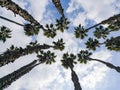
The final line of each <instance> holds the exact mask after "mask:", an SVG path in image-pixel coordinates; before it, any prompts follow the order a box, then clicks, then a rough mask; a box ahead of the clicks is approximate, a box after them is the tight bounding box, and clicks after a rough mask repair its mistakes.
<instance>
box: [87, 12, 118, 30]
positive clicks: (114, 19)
mask: <svg viewBox="0 0 120 90" xmlns="http://www.w3.org/2000/svg"><path fill="white" fill-rule="evenodd" d="M116 20H118V21H120V14H117V15H114V16H112V17H110V18H108V19H106V20H103V21H101V22H100V23H98V24H95V25H93V26H91V27H89V28H87V29H86V30H90V29H92V28H95V27H97V26H99V25H101V24H113V22H115V21H116Z"/></svg>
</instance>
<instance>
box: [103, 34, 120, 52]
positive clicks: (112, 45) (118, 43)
mask: <svg viewBox="0 0 120 90" xmlns="http://www.w3.org/2000/svg"><path fill="white" fill-rule="evenodd" d="M105 45H106V47H107V49H109V50H114V51H120V36H117V37H111V38H110V39H107V40H106V42H105Z"/></svg>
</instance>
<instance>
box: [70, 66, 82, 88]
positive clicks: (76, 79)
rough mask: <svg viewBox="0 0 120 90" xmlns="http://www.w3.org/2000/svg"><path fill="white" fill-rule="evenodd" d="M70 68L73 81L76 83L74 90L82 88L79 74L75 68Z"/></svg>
mask: <svg viewBox="0 0 120 90" xmlns="http://www.w3.org/2000/svg"><path fill="white" fill-rule="evenodd" d="M70 69H71V76H72V81H73V83H74V90H82V88H81V85H80V83H79V78H78V76H77V74H76V73H75V71H74V70H73V68H70Z"/></svg>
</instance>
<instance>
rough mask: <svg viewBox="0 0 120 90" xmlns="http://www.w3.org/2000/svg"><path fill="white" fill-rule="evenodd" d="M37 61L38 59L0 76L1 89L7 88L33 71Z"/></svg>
mask: <svg viewBox="0 0 120 90" xmlns="http://www.w3.org/2000/svg"><path fill="white" fill-rule="evenodd" d="M36 62H37V60H34V61H33V62H31V63H29V64H27V65H25V66H23V67H21V68H20V69H18V70H16V71H14V72H12V73H10V74H8V75H6V76H4V77H2V78H0V90H3V89H5V88H7V87H8V86H10V85H11V84H12V83H13V82H14V81H16V80H17V79H19V78H20V77H22V76H23V75H25V74H27V73H28V72H29V71H31V70H32V69H33V68H34V67H35V66H36Z"/></svg>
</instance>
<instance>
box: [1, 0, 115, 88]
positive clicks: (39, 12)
mask: <svg viewBox="0 0 120 90" xmlns="http://www.w3.org/2000/svg"><path fill="white" fill-rule="evenodd" d="M113 1H114V0H104V1H102V2H101V1H95V0H91V1H89V0H87V1H85V0H71V2H72V3H69V5H70V7H69V8H68V9H67V13H72V12H73V11H74V10H76V9H78V8H79V5H81V6H82V7H83V8H84V10H85V12H82V13H78V14H77V15H76V16H77V17H76V18H73V19H72V20H73V24H74V25H77V24H79V23H82V24H86V22H85V19H86V18H89V19H95V21H96V22H99V21H100V20H102V19H104V18H106V17H108V16H111V14H112V15H113V13H115V12H114V8H113V7H111V3H112V2H113ZM15 2H16V3H19V4H20V6H21V7H23V8H26V6H27V5H28V4H29V5H30V6H29V7H27V9H28V11H29V12H30V13H31V14H32V15H33V16H34V17H35V18H36V19H37V20H38V21H41V20H42V19H43V15H45V16H44V17H49V15H50V13H51V12H49V13H48V12H46V13H48V14H44V13H45V11H46V6H47V5H48V0H26V1H25V0H15ZM76 4H77V5H76ZM74 6H75V7H74ZM105 7H106V9H105ZM107 10H108V11H107ZM8 13H9V14H8ZM0 14H1V15H4V16H5V17H8V18H10V19H12V20H16V21H17V22H20V23H23V22H25V21H24V20H23V18H21V17H20V16H18V15H17V16H16V18H15V17H14V15H13V13H12V12H10V11H7V10H6V9H3V8H0ZM48 19H49V18H47V20H46V21H49V20H50V22H51V21H52V20H51V19H49V20H48ZM0 21H1V22H0V25H7V26H8V27H10V28H11V29H12V30H13V38H12V39H10V40H8V41H7V42H6V43H5V44H2V43H1V42H0V47H3V48H1V51H2V52H3V51H4V50H6V48H7V47H9V46H10V45H11V44H12V43H13V44H15V45H17V46H25V45H26V44H27V43H29V42H30V41H31V40H32V39H31V37H27V36H25V35H24V34H23V32H24V31H23V28H22V27H19V26H17V25H14V24H11V23H9V22H6V21H4V20H0ZM41 22H44V21H41ZM60 38H64V41H65V43H66V48H65V50H64V51H62V52H60V51H55V53H56V54H57V55H58V57H57V59H56V61H57V62H56V63H55V64H53V65H44V64H43V65H39V66H37V67H36V68H34V69H33V70H32V71H31V72H29V73H28V74H26V75H25V76H23V77H22V78H20V79H19V80H17V81H15V82H14V83H13V84H12V85H11V86H10V87H8V88H7V89H6V90H13V89H14V90H20V89H23V90H56V89H57V90H73V83H72V81H71V72H70V70H69V69H68V70H66V69H64V68H62V67H61V66H60V64H61V63H60V59H61V57H62V54H63V53H64V52H69V53H74V54H76V53H77V52H79V50H81V49H82V47H81V44H82V43H83V42H82V41H80V40H76V39H75V37H74V35H73V34H72V33H68V32H67V31H66V32H65V33H60V32H58V35H57V36H56V38H55V39H48V38H45V37H44V36H43V32H42V31H40V33H39V35H38V36H37V40H38V42H39V43H40V44H42V43H47V44H52V41H57V39H60ZM103 56H104V57H103ZM93 57H94V58H100V59H102V60H109V58H110V57H111V53H109V52H108V51H100V52H97V53H94V55H93ZM34 59H36V55H35V54H33V55H28V56H25V57H21V58H19V59H18V60H17V61H16V62H15V63H13V64H9V65H6V66H4V67H2V68H0V72H3V71H4V72H3V73H2V74H0V77H2V76H4V75H7V74H8V73H10V72H12V71H14V70H16V69H18V68H19V67H21V66H23V65H26V64H27V63H29V60H30V61H32V60H34ZM74 70H75V71H76V72H77V74H78V76H79V79H80V80H79V81H80V82H81V85H82V86H83V88H84V90H95V87H96V85H97V83H98V82H102V81H103V79H104V78H105V77H106V73H107V70H108V69H107V68H106V66H104V65H102V64H99V63H97V62H89V63H88V64H86V65H80V64H78V65H76V66H75V68H74ZM58 87H59V88H58Z"/></svg>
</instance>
